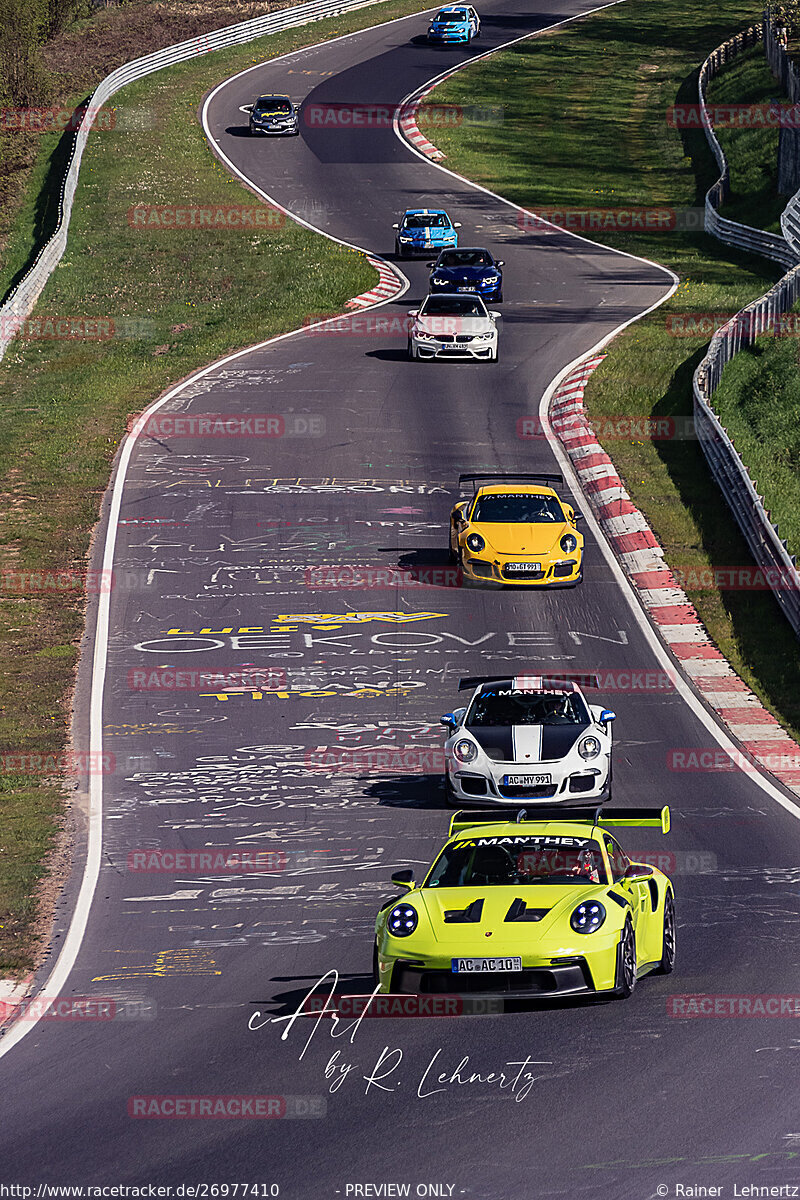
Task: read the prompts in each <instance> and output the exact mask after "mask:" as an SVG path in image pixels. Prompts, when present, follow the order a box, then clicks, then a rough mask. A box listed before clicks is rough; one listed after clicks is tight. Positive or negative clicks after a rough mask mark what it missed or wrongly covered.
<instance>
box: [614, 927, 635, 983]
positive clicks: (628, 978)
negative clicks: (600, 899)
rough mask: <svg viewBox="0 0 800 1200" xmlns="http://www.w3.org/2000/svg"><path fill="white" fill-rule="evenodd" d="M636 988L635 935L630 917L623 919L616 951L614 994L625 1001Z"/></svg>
mask: <svg viewBox="0 0 800 1200" xmlns="http://www.w3.org/2000/svg"><path fill="white" fill-rule="evenodd" d="M635 987H636V935H635V934H634V932H633V925H632V924H631V919H630V917H626V918H625V928H624V929H623V931H622V937H621V938H620V942H619V947H618V949H617V978H616V981H615V987H614V992H615V994H616V995H617V996H619V997H620V999H622V1000H627V999H628V997H629V996H630V995H631V994H632V993H633V989H634V988H635Z"/></svg>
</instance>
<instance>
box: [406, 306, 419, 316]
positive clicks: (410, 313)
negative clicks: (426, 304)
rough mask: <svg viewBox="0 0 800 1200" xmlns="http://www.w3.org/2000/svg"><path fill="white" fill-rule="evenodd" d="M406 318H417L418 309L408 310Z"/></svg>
mask: <svg viewBox="0 0 800 1200" xmlns="http://www.w3.org/2000/svg"><path fill="white" fill-rule="evenodd" d="M408 316H409V317H418V316H419V309H418V308H410V309H409V310H408Z"/></svg>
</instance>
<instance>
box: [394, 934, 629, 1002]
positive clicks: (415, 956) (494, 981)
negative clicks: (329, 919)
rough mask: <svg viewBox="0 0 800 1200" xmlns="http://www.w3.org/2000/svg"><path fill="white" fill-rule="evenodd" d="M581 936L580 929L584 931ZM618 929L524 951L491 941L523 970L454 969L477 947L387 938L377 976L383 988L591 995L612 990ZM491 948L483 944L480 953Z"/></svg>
mask: <svg viewBox="0 0 800 1200" xmlns="http://www.w3.org/2000/svg"><path fill="white" fill-rule="evenodd" d="M579 936H580V935H579ZM619 941H620V932H619V930H618V929H615V930H614V931H611V932H609V933H607V934H602V932H601V931H599V930H598V932H597V933H593V934H587V935H585V937H581V941H580V943H577V942H575V943H574V944H572V943H571V944H569V945H565V946H556V945H555V944H554V945H553V947H552V949H553V950H554V951H555V950H557V951H558V953H553V954H548V955H543V954H530V953H525V951H524V950H522V949H521V948H520V947H519V946H517V947H514V946H508V945H504V946H502V947H501V946H492V947H491V954H492V955H494V956H496V957H498V958H500V957H506V956H509V957H511V956H517V957H521V958H522V971H519V972H516V971H515V972H493V971H492V972H486V973H482V974H472V973H470V974H455V973H454V972H453V970H452V960H453V958H455V957H461V956H462V955H463V956H465V957H471V956H472V955H473V952H471V951H464V950H460V951H457V950H454V949H453V948H452V947H448V949H447V951H445V949H444V948H443V947H442V948H439V947H437V951H436V952H435V953H433V954H424V953H415V950H414V947H413V946H409V947H406V946H402V947H401V946H399V945H398V939H397V938H391V937H387V938H386V943H385V946H384V948H383V949H381V948H380V947H379V949H378V978H379V981H380V988H381V992H394V993H397V992H401V993H402V992H405V993H418V994H434V995H437V994H476V993H477V994H483V995H486V994H496V995H503V996H509V997H513V996H516V997H529V998H535V997H537V996H540V997H542V998H548V997H557V996H580V995H585V996H591V995H595V994H596V993H598V992H610V991H613V989H614V986H615V983H616V978H617V949H618V946H619ZM489 953H490V952H489V951H488V950H487V949H486V948H485V947H483V948H482V949H481V954H482V955H484V956H486V955H488V954H489Z"/></svg>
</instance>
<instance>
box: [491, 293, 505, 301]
mask: <svg viewBox="0 0 800 1200" xmlns="http://www.w3.org/2000/svg"><path fill="white" fill-rule="evenodd" d="M502 303H503V293H502V292H498V294H497V295H496V296H495V298H494V300H493V301H492V304H502Z"/></svg>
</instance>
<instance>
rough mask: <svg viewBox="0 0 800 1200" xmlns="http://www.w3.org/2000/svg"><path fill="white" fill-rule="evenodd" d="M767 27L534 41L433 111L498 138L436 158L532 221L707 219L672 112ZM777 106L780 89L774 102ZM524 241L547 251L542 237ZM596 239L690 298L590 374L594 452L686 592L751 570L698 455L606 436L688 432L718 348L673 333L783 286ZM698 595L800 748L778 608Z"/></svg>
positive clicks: (602, 28)
mask: <svg viewBox="0 0 800 1200" xmlns="http://www.w3.org/2000/svg"><path fill="white" fill-rule="evenodd" d="M759 17H760V8H759V6H758V5H755V4H751V3H745V2H742V0H722V2H721V3H719V4H716V5H714V6H713V7H712V6H709V5H704V4H702V3H699V2H688V0H635V2H632V3H630V4H622V5H620V6H619V7H615V8H613V9H610V10H607V11H604V12H602V13H598V14H595V15H594V16H590V17H587V18H584V19H583V20H580V21H577V22H575V23H574V24H571V25H568V26H565V27H564V28H563V29H561V30H559V31H557V32H554V33H553V34H545V35H543V36H542V37H538V38H533V39H530V40H528V41H526V42H522V43H520V44H519V45H518V46H515V47H513V48H511V49H509V50H506V51H501V52H499V53H497V54H495V55H492V56H491V57H490V58H488V59H485V60H483V61H482V62H480V63H477V64H474V65H472V66H468V67H466V68H465V69H464V70H462V71H459V72H458V73H457V74H456V75H454V76H453V77H452V78H451V79H449V80H446V81H445V82H444V83H443V84H441V85H440V86H438V87H437V88H436V89H435V90H434V92H433V93H432V94H431V97H430V101H431V103H435V104H442V103H452V104H462V105H467V104H471V105H478V106H480V107H483V106H486V105H494V106H501V107H502V108H503V109H504V121H503V123H502V124H501V125H493V126H487V125H480V124H475V123H473V124H470V123H468V122H465V123H464V124H463V125H462V126H460V127H459V128H457V129H446V128H445V129H442V130H440V131H439V130H437V134H436V143H437V146H438V147H439V148H440V149H441V150H443V151H444V152H445V153H446V154H447V163H446V165H447V167H449V168H450V169H452V170H454V171H457V172H458V173H459V174H461V175H463V176H465V177H466V178H468V179H472V180H474V181H476V182H479V183H482V184H484V185H485V186H487V187H490V188H491V189H492V190H493V191H495V192H498V193H499V194H500V195H502V196H505V197H506V198H508V199H510V200H512V201H514V202H516V203H518V204H519V205H521V206H522V207H525V208H527V209H532V210H534V211H536V210H537V209H544V208H551V209H561V210H563V209H569V208H573V209H586V208H587V207H596V208H599V209H610V208H616V207H622V208H626V207H627V208H630V207H639V206H642V207H647V208H654V207H667V208H671V209H677V210H682V209H698V208H700V207H701V206H702V204H703V198H704V196H705V192H706V190H707V189H708V187H710V185H711V184H712V183H713V182H714V181H715V179H716V177H717V174H718V172H717V168H716V164H715V162H714V159H713V157H712V156H711V153H710V151H709V150H708V147H707V143H706V140H705V137H704V135H703V134H702V132H700V131H699V130H698V131H692V130H687V131H683V132H681V131H679V130H677V129H674V128H671V127H670V126H669V125H668V123H667V110H668V109H669V108H670V107H671V106H675V105H685V106H689V105H696V104H697V69H698V67H699V64H700V63H701V62H702V60H703V59H704V58H705V56H706V55H707V54H708V53H710V51H711V50H713V49H714V48H715V47H716V46H717V45H719V44H720V43H721V42H723V41H724V40H725V39H726V38H728V37H730V36H731V34H733V33H734V32H736V30H738V29H742V28H744V27H746V26H747V25H749V24H752V23H753V22H754V21H756V20H758V19H759ZM742 78H743V80H747V81H748V82H749V83H752V81H753V79H754V78H755V79H756V82H755V84H753V86H754V88H755V91H756V95H755V96H753V97H750V96H748V95H739V96H738V97H737V99H738V100H739V101H748V100H750V99H753V100H759V99H760V98H761V96H762V94H763V86H764V81H763V77H762V76H761V74H760V73H759V72H758V71H756V70H755V68H754V69H753V71H752V73H751V72H750V70H749V69H747V70H744V71H742ZM731 86H732V85H730V83H729V80H728V78H727V73H726V74H725V75H723V76H722V77H721V78H720V79H719V80H717V81H715V91H714V93H713V95H714V98H715V99H719V98H720V97H721V96H725V98H726V101H727V102H730V100H731V96H730V95H729V90H730V87H731ZM742 86H744V83H743V85H742ZM778 94H779V85H778V84H777V83H773V85H772V87H771V88H770V95H772V96H775V95H778ZM423 118H424V110H422V116H421V119H423ZM741 137H742V145H741V146H740V147H738V148H734V149H735V153H734V164H733V167H732V170H733V171H734V172H735V180H734V182H735V187H736V188H737V189H741V187H742V186H743V185H742V184H741V183H740V182H739V167H740V166H742V167H744V166H745V165H746V164H747V163H752V162H760V161H763V159H761V158H759V154H761V155H763V153H764V147H763V144H762V145H761V149H760V151H758V152H756V151H753V152H752V154H751V148H750V147H749V145H747V144H746V143H744V141H743V138H744V135H741ZM755 137H756V138H760V137H761V135H760V134H755ZM737 140H738V139H737ZM762 142H763V139H762ZM727 148H728V147H727V146H726V150H727ZM743 178H746V179H747V183H746V184H745V185H744V186H746V187H749V186H751V182H750V180H751V178H752V175H750V176H747V175H744V176H743ZM759 186H760V187H763V182H762V183H760V185H759ZM736 202H737V212H736V216H737V219H739V220H741V221H748V223H751V224H757V223H758V218H757V216H755V215H754V214H756V213H761V214H763V212H764V208H763V196H762V195H760V194H758V195H753V196H752V200H751V202H750V204H748V203H747V201H746V199H745V198H743V197H742V196H741V194H740V195H738V197H737V201H736ZM728 215H730V214H728ZM528 236H531V237H536V236H537V234H536V231H535V230H532V231H531V232H530V234H529V235H528ZM587 236H590V237H592V238H594V239H595V240H597V241H600V242H604V243H606V244H608V245H614V246H616V247H618V248H620V249H622V250H626V251H628V252H629V253H632V254H638V255H641V256H642V257H644V258H649V259H653V260H655V261H657V262H660V263H663V264H665V265H666V266H668V267H670V268H671V269H672V270H673V271H674V272H675V273H676V274H677V275H678V277H679V279H680V281H681V282H680V286H679V288H678V290H677V291H676V293H675V295H674V296H673V297H672V299H671V300H670V301H669V302H668V303H667V304H665V305H663V306H662V307H661V308H660V309H658V310H657V311H656V312H655V313H653V314H651V316H649V317H647V318H645V319H644V320H642V321H640V322H638V323H637V324H635V325H633V326H632V327H631V328H630V329H628V330H626V331H625V332H624V333H623V334H621V335H620V336H619V337H617V338H616V339H615V340H614V341H613V342H612V343H611V344H610V345H609V346H608V347H607V357H606V358H605V360H604V362H603V363H602V364H601V366H600V367H599V368H598V370H597V371H595V373H594V374H593V375H592V377H591V380H590V383H589V386H588V388H587V391H586V396H585V403H586V407H587V411H588V414H589V417H590V419H592V420H593V421H594V423H595V426H596V428H597V430H598V440H599V441H600V442H601V443H602V444H603V445H604V448H605V449H606V451H607V452H608V454H609V455H610V456H611V458H612V459H613V461H614V464H615V466H616V467H617V469H618V471H619V474H620V475H621V476H622V478H623V480H624V483H625V486H626V488H627V490H628V492H629V493H630V496H631V499H632V501H633V503H634V504H635V505H636V506H637V507H639V508H640V509H641V510H642V511H643V512H644V513H645V514H646V516H647V518H648V520H649V521H650V523H651V524H652V526H653V529H654V532H655V534H656V536H657V537H658V539H659V541H660V543H661V545H662V546H663V548H664V550H665V553H666V557H667V560H668V562H669V565H670V566H671V567H672V568H673V569H674V570H677V571H679V572H681V573H682V574H684V577H686V573H688V578H689V579H690V580H691V578H692V577H694V578H695V579H697V578H702V579H704V580H706V579H708V578H709V573H710V572H712V571H713V569H714V568H730V567H734V566H737V565H742V564H751V563H752V559H751V557H750V554H749V551H748V549H747V546H746V544H745V543H744V541H743V539H742V538H741V536H740V534H739V532H738V529H737V527H736V525H735V523H734V520H733V517H732V516H731V514H730V511H729V509H728V508H727V506H726V504H725V502H724V500H723V499H722V496H721V494H720V492H719V491H718V489H717V488H716V485H715V484H714V483H713V481H712V479H711V477H710V475H709V472H708V468H707V465H706V462H705V459H704V457H703V454H702V451H701V449H700V447H699V445H698V444H697V442H696V441H694V440H685V439H679V438H662V439H659V440H649V439H647V438H646V437H644V436H642V434H639V433H638V432H637V433H636V434H634V436H628V437H625V438H619V437H609V436H607V433H606V434H604V432H603V430H604V428H605V429H606V431H607V430H608V429H609V422H612V421H613V422H616V421H617V420H619V419H621V421H622V423H623V428H624V427H625V422H628V421H631V420H632V421H633V427H634V428H635V429H638V428H639V427H641V428H645V427H646V422H647V420H648V419H653V420H655V421H657V422H661V425H662V427H663V425H664V423H665V422H667V423H668V422H669V421H670V420H671V419H673V418H676V419H677V424H678V425H680V424H681V423H682V419H683V420H685V419H688V418H691V415H692V386H691V381H692V374H693V372H694V369H695V367H696V366H697V363H698V362H699V361H700V359H701V358H702V355H703V346H704V345H705V344H707V342H708V337H709V334H708V333H707V332H706V333H705V334H703V333H701V334H700V335H699V336H694V337H686V336H680V337H679V336H675V332H676V329H680V328H683V329H684V331H685V329H686V328H687V326H688V325H689V322H687V321H683V322H682V321H681V318H682V316H683V315H684V314H690V315H693V316H694V317H695V318H698V317H702V316H705V315H707V314H728V315H732V314H733V313H734V312H737V311H738V310H739V309H740V308H742V307H743V306H744V305H745V304H746V303H748V302H749V301H750V300H753V299H755V298H757V297H758V296H760V295H762V294H763V293H764V292H765V291H766V290H767V289H768V288H769V286H770V285H771V284H772V283H773V282H774V281H775V279H776V278H778V275H779V271H778V269H777V268H773V266H772V265H770V264H769V263H767V262H765V261H764V260H761V259H757V258H753V257H749V256H745V255H742V254H740V253H739V252H737V251H734V250H732V249H730V248H728V247H726V246H724V245H722V244H721V243H720V242H718V241H716V240H715V239H713V238H711V237H708V236H707V235H705V234H703V233H693V232H683V231H681V230H679V229H674V230H669V231H664V232H650V231H644V232H642V233H636V234H628V233H622V232H620V233H613V234H607V233H603V234H600V233H597V232H594V231H592V232H589V233H587ZM676 317H677V322H676ZM792 345H794V341H792ZM520 415H523V414H520ZM531 415H533V414H531ZM738 445H739V442H738V440H737V446H738ZM693 572H694V573H695V574H694V576H692V573H693ZM685 590H686V591H687V593H688V595H689V598H690V600H691V601H692V603H693V604H694V605H695V606H696V608H697V611H698V613H699V614H700V617H701V619H702V620H703V622H704V624H705V626H706V628H707V629H708V631H709V633H710V635H711V637H712V638H713V639H714V641H715V642H716V644H717V645H718V646H719V648H720V650H721V651H722V652H723V654H725V656H726V657H727V658H728V660H729V661H730V662H731V664H732V666H733V667H734V668H735V669H736V670H737V672H739V674H740V675H741V676H742V678H743V679H744V680H745V681H746V682H747V683H748V685H749V686H750V687H751V688H752V689H753V691H755V692H756V693H757V695H758V696H759V698H760V699H761V700H762V702H763V703H764V704H765V705H766V706H767V707H768V708H769V709H770V710H771V711H772V712H773V713H774V714H775V716H776V717H777V718H778V719H779V720H780V721H781V722H782V723H783V724H785V725H786V726H787V728H788V729H789V730H790V732H791V733H792V734H793V735H794V736H797V735H798V733H799V732H800V646H799V645H798V643H797V641H796V639H795V638H794V636H793V635H792V633H791V631H790V629H789V628H788V626H787V625H786V623H785V621H784V619H783V617H782V615H781V612H780V609H779V608H778V606H777V604H776V603H775V601H774V599H773V597H772V595H771V593H770V592H768V591H752V590H748V591H744V590H726V589H724V588H718V587H706V588H703V589H702V590H698V589H696V588H692V587H691V586H686V589H685Z"/></svg>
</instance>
